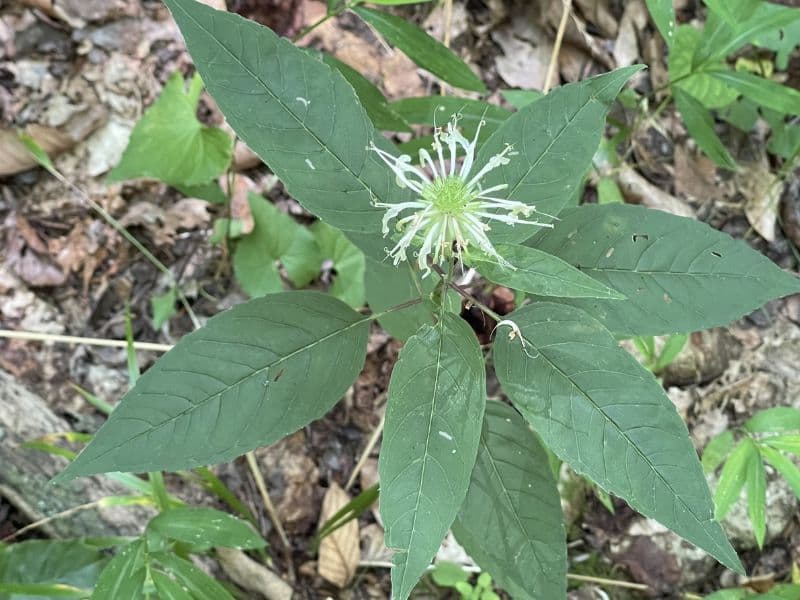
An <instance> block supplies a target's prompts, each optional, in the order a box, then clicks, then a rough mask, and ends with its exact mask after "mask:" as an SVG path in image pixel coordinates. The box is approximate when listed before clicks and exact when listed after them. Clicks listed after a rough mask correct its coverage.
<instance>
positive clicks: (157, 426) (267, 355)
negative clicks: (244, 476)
mask: <svg viewBox="0 0 800 600" xmlns="http://www.w3.org/2000/svg"><path fill="white" fill-rule="evenodd" d="M368 331H369V319H367V318H364V317H363V316H361V315H359V314H358V313H357V312H355V311H354V310H352V309H351V308H349V307H348V306H347V305H345V304H344V303H342V302H341V301H339V300H336V299H335V298H331V297H330V296H327V295H325V294H319V293H316V292H288V293H282V294H273V295H269V296H264V297H262V298H257V299H255V300H251V301H250V302H246V303H244V304H240V305H238V306H235V307H234V308H232V309H230V310H228V311H226V312H224V313H222V314H219V315H217V316H215V317H213V318H211V319H210V320H209V321H208V324H207V325H206V326H205V327H203V328H202V329H199V330H197V331H195V332H193V333H190V334H189V335H187V336H186V337H184V338H183V339H181V341H180V342H178V344H177V345H176V346H175V348H173V349H172V350H171V351H169V352H168V353H167V354H165V355H164V356H163V357H162V358H161V359H160V360H159V361H158V362H157V363H156V364H155V365H154V366H153V367H152V368H150V369H149V370H148V371H146V372H145V373H144V375H142V376H141V377H140V378H139V380H138V381H137V382H136V386H135V387H134V388H133V389H132V390H131V391H130V392H128V394H126V395H125V397H124V398H123V399H122V402H121V403H120V405H119V406H118V407H117V408H116V409H115V410H114V412H113V413H111V416H110V417H109V419H108V421H107V422H106V423H105V425H103V426H102V427H101V428H100V430H99V431H98V432H97V435H95V437H94V439H93V440H92V442H91V443H90V444H89V445H88V446H87V447H86V448H85V449H84V450H83V452H81V453H80V454H79V455H78V457H77V458H76V459H75V461H74V462H73V463H71V464H70V465H69V466H68V467H67V469H66V470H65V471H64V472H63V473H61V474H60V475H59V477H58V479H59V480H62V481H64V480H66V479H70V478H72V477H78V476H81V475H91V474H93V473H104V472H108V471H130V472H144V471H159V470H165V471H177V470H180V469H187V468H191V467H197V466H201V465H207V464H211V463H218V462H223V461H226V460H231V459H233V458H235V457H237V456H239V455H240V454H243V453H245V452H247V451H249V450H252V449H253V448H255V447H257V446H261V445H266V444H271V443H273V442H275V441H277V440H279V439H280V438H282V437H284V436H285V435H287V434H289V433H291V432H293V431H296V430H297V429H299V428H300V427H302V426H304V425H306V424H307V423H309V422H311V421H313V420H314V419H318V418H319V417H321V416H322V415H324V414H325V413H326V412H327V411H328V410H329V409H330V408H331V407H332V406H333V405H334V404H335V403H336V401H337V400H338V399H339V398H340V397H341V396H342V394H343V393H344V392H345V390H347V387H348V386H349V385H350V384H351V383H352V382H353V380H354V379H355V378H356V376H357V375H358V373H359V371H360V370H361V367H362V365H363V364H364V357H365V355H366V344H367V333H368Z"/></svg>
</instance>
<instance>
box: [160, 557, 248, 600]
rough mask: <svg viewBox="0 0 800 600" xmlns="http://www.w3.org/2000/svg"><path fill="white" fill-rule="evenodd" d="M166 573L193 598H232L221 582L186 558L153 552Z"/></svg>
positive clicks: (221, 599)
mask: <svg viewBox="0 0 800 600" xmlns="http://www.w3.org/2000/svg"><path fill="white" fill-rule="evenodd" d="M152 557H153V559H154V560H156V561H157V562H158V563H160V564H161V565H162V566H163V567H164V570H165V571H166V573H167V574H168V575H172V576H173V577H175V578H176V579H177V580H178V581H179V582H180V583H181V584H182V586H181V587H184V588H186V591H188V592H189V594H190V595H191V597H192V598H194V600H234V599H233V596H231V595H230V593H228V590H226V589H225V588H224V587H222V584H220V583H219V582H218V581H217V580H216V579H214V578H213V577H209V576H208V575H206V574H205V573H204V572H203V571H201V570H200V569H198V568H197V567H195V566H194V565H193V564H192V563H190V562H189V561H188V560H184V559H182V558H180V557H179V556H176V555H174V554H166V553H161V554H154V555H152Z"/></svg>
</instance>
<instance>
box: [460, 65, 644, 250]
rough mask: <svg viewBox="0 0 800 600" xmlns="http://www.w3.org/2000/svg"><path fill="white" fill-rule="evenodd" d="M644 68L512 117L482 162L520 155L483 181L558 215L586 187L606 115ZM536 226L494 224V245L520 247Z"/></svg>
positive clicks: (597, 80) (555, 94)
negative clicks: (509, 150) (508, 153)
mask: <svg viewBox="0 0 800 600" xmlns="http://www.w3.org/2000/svg"><path fill="white" fill-rule="evenodd" d="M641 68H642V67H641V66H638V65H637V66H633V67H626V68H624V69H617V70H616V71H612V72H611V73H605V74H604V75H599V76H597V77H592V78H590V79H586V80H584V81H581V82H579V83H570V84H567V85H565V86H562V87H559V88H556V89H555V90H553V91H552V92H550V93H549V94H547V95H546V96H545V97H544V98H542V99H541V100H538V101H536V102H535V103H533V104H531V105H530V106H527V107H525V108H523V109H522V110H520V111H518V112H516V113H514V114H513V115H512V116H511V117H509V118H508V119H506V120H505V121H504V122H503V124H502V125H501V126H500V128H499V129H498V130H497V131H496V132H495V133H494V135H492V137H490V138H489V139H488V140H487V141H486V143H484V144H483V145H482V146H481V148H480V151H479V152H478V158H477V159H476V164H478V165H483V164H486V163H487V162H488V161H489V159H490V158H491V157H492V156H494V155H496V154H499V153H500V152H502V151H503V149H505V148H506V146H507V145H508V144H511V145H513V146H514V149H515V150H516V151H517V152H518V153H519V154H518V155H517V156H513V157H511V161H510V162H509V163H508V164H507V165H503V166H500V167H498V168H497V169H495V170H493V171H491V172H490V173H489V174H488V175H486V176H485V177H484V178H483V180H482V181H481V183H482V185H483V186H484V188H489V187H492V186H495V185H501V184H507V185H508V189H507V190H506V191H505V192H504V194H505V195H506V197H507V198H508V199H510V200H517V201H520V202H525V203H526V204H529V205H532V206H535V207H536V209H537V210H539V211H541V212H542V213H544V214H537V215H536V219H537V220H539V221H544V222H549V221H550V220H551V219H549V218H548V217H547V216H546V215H555V214H557V213H558V212H559V211H560V210H561V209H562V208H563V207H564V206H566V204H567V203H568V202H569V201H570V199H571V198H572V197H573V196H574V195H575V193H576V192H577V190H578V188H580V186H581V183H582V181H583V178H584V175H585V174H586V172H587V171H588V170H589V168H590V167H591V164H592V157H593V156H594V153H595V150H597V146H598V145H599V143H600V137H601V135H602V133H603V130H604V129H605V119H606V113H607V112H608V109H609V107H610V106H611V104H612V103H613V102H614V99H615V98H616V97H617V94H618V93H619V90H620V89H621V88H622V86H623V85H624V84H625V82H626V81H628V79H630V78H631V77H632V76H633V74H634V73H636V72H637V71H639V70H641ZM532 233H533V231H532V230H531V228H530V227H524V226H520V227H516V228H514V227H511V226H510V225H502V224H497V225H493V227H492V231H491V232H490V237H491V238H492V240H493V241H494V242H506V243H515V242H520V241H522V240H524V239H526V238H528V237H530V236H531V234H532Z"/></svg>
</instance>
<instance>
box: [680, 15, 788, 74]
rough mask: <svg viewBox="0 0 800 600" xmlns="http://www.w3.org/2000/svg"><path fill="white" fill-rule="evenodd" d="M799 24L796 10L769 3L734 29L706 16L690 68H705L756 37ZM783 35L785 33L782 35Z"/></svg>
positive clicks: (734, 26) (712, 16) (712, 17)
mask: <svg viewBox="0 0 800 600" xmlns="http://www.w3.org/2000/svg"><path fill="white" fill-rule="evenodd" d="M799 20H800V10H797V9H793V8H789V7H786V6H777V5H776V4H774V3H771V2H761V3H760V5H759V6H758V7H757V8H756V10H755V11H754V12H753V14H752V16H750V18H748V19H745V20H744V21H740V22H739V23H738V24H736V25H731V24H729V23H727V22H726V21H725V20H724V19H722V18H718V17H717V15H716V13H709V16H708V20H707V22H706V27H705V30H704V32H703V43H702V44H700V45H698V47H697V50H696V52H695V57H694V64H695V65H697V66H705V65H708V64H710V63H713V62H714V61H717V60H720V59H723V58H725V57H726V56H727V55H729V54H730V53H731V52H734V51H736V50H738V49H739V48H741V47H742V46H744V45H745V44H748V43H750V42H754V41H756V40H757V39H758V38H759V37H760V36H762V35H764V34H766V33H768V32H771V31H774V30H779V29H782V28H785V27H787V26H789V25H792V24H794V23H797V22H798V21H799ZM784 33H785V32H784Z"/></svg>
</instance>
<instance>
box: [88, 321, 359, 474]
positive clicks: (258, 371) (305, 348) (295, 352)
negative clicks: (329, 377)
mask: <svg viewBox="0 0 800 600" xmlns="http://www.w3.org/2000/svg"><path fill="white" fill-rule="evenodd" d="M370 320H371V317H364V318H362V319H359V320H358V321H355V322H353V323H351V324H350V325H348V326H346V327H343V328H341V329H336V330H335V331H332V332H330V333H329V334H327V335H325V336H324V337H321V338H318V339H316V340H314V341H313V342H311V343H310V344H307V345H305V346H301V347H300V348H297V349H296V350H293V351H292V352H290V353H289V354H287V355H285V356H282V357H280V358H278V359H277V360H275V361H274V362H271V363H269V364H268V365H265V366H264V367H261V368H259V369H256V370H254V371H253V372H252V373H250V374H248V375H245V376H244V377H241V378H240V379H238V380H236V381H234V382H233V383H231V384H229V385H227V386H225V387H224V388H222V389H220V390H219V391H217V392H215V393H213V394H210V395H208V396H206V397H205V398H203V399H202V400H201V401H200V402H197V403H196V404H192V405H191V406H188V407H186V408H185V409H184V410H182V411H180V412H179V413H176V414H175V415H173V416H172V417H170V418H169V419H166V420H165V421H161V422H160V423H158V424H157V425H154V426H152V427H151V428H150V429H147V430H145V431H141V432H139V433H137V434H135V435H133V436H131V437H129V438H126V439H124V440H121V441H120V442H119V443H118V444H117V445H116V446H113V447H111V448H108V449H107V450H105V451H104V452H103V453H102V454H98V455H97V456H96V457H94V458H93V459H92V460H91V461H90V462H89V463H88V464H92V463H94V462H97V461H98V460H100V459H101V458H103V457H105V456H107V455H108V454H110V453H111V452H114V451H115V450H118V449H119V448H120V447H121V446H122V445H124V444H127V443H128V442H130V441H132V440H136V439H138V438H140V437H141V436H143V435H146V434H151V433H152V432H153V431H157V430H159V429H161V428H163V427H166V426H167V425H168V424H170V423H172V422H174V421H176V420H177V419H179V418H181V417H183V416H185V415H186V414H188V413H190V412H193V411H195V410H197V409H199V408H201V407H202V406H204V405H205V404H206V403H208V402H211V401H212V400H213V399H214V398H217V397H219V396H221V395H222V394H225V393H227V392H228V391H230V390H232V389H233V388H235V387H238V386H240V385H242V384H243V383H244V382H245V381H247V380H249V379H251V378H252V377H254V376H256V375H259V374H261V373H262V372H264V371H266V370H268V369H270V368H272V367H274V366H276V365H279V364H281V363H283V362H285V361H287V360H289V359H290V358H293V357H295V356H297V355H298V354H301V353H302V352H306V351H308V350H310V349H312V348H314V347H315V346H317V345H318V344H321V343H323V342H326V341H328V340H329V339H332V338H334V337H336V336H337V335H339V334H343V333H345V332H347V331H350V330H351V329H354V328H356V327H358V326H359V325H362V324H364V323H366V322H369V321H370ZM233 343H235V342H233ZM133 392H135V388H134V390H133ZM167 394H168V392H167Z"/></svg>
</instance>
